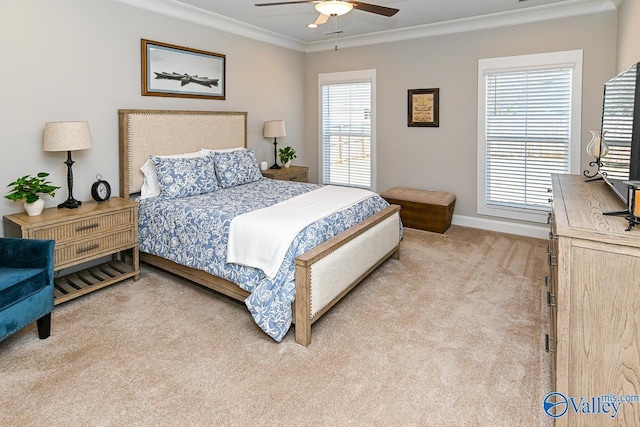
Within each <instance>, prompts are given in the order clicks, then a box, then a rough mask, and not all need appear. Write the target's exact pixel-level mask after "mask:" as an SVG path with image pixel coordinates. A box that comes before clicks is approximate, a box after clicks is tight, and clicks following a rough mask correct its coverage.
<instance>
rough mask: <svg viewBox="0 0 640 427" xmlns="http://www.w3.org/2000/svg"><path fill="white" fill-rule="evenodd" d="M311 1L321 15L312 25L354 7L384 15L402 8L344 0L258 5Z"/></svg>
mask: <svg viewBox="0 0 640 427" xmlns="http://www.w3.org/2000/svg"><path fill="white" fill-rule="evenodd" d="M300 3H311V4H315V5H316V6H315V8H316V10H317V11H318V13H319V15H318V17H317V18H316V20H315V21H314V22H313V24H310V26H318V25H321V24H324V23H326V22H327V21H328V20H329V17H331V16H340V15H344V14H345V13H348V12H351V10H352V9H357V10H361V11H363V12H370V13H375V14H377V15H382V16H393V15H395V14H396V13H398V12H399V11H400V10H399V9H395V8H392V7H386V6H378V5H376V4H369V3H362V2H359V1H350V0H349V1H342V0H310V1H281V2H275V3H258V4H256V6H282V5H287V4H300Z"/></svg>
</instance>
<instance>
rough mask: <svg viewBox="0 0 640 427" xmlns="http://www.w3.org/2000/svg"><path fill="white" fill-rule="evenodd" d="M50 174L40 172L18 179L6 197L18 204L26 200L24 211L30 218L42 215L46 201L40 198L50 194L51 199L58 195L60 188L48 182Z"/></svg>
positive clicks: (12, 184) (11, 184)
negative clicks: (57, 191) (47, 178)
mask: <svg viewBox="0 0 640 427" xmlns="http://www.w3.org/2000/svg"><path fill="white" fill-rule="evenodd" d="M48 176H49V174H48V173H46V172H40V173H38V175H36V176H31V175H25V176H23V177H21V178H18V179H16V180H15V181H13V182H12V183H10V184H9V185H7V187H11V186H13V188H12V189H11V192H10V193H9V194H7V195H6V196H4V197H5V198H7V199H9V200H13V201H14V202H18V201H20V200H24V210H25V211H26V212H27V215H29V216H36V215H40V214H41V213H42V210H43V209H44V200H42V199H41V198H40V196H42V195H44V194H48V195H50V196H51V197H53V196H55V195H56V190H57V189H59V188H60V187H56V186H55V185H51V183H50V182H49V181H47V180H46V177H48Z"/></svg>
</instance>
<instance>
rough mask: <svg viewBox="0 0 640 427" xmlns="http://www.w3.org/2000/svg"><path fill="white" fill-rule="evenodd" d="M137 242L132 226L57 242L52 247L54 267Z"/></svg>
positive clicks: (94, 256)
mask: <svg viewBox="0 0 640 427" xmlns="http://www.w3.org/2000/svg"><path fill="white" fill-rule="evenodd" d="M137 243H138V236H137V235H136V233H135V228H134V227H129V228H126V229H121V230H119V231H117V232H114V233H108V234H103V235H101V236H95V237H93V238H88V239H82V240H78V241H74V242H69V243H67V244H58V242H56V246H55V249H54V269H55V270H59V269H60V268H64V267H68V266H69V265H72V264H76V263H78V261H80V260H82V259H84V258H87V259H92V258H97V257H99V256H100V255H101V254H110V253H112V252H113V251H114V250H115V249H122V248H123V247H126V246H133V245H136V244H137Z"/></svg>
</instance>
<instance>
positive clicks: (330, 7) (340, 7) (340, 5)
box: [316, 0, 353, 16]
mask: <svg viewBox="0 0 640 427" xmlns="http://www.w3.org/2000/svg"><path fill="white" fill-rule="evenodd" d="M351 9H353V5H352V4H351V3H348V2H346V1H340V0H327V1H323V2H320V3H318V4H317V5H316V10H317V11H318V12H320V13H321V14H323V15H327V16H340V15H344V14H345V13H348V12H350V11H351Z"/></svg>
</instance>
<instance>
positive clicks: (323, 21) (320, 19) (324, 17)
mask: <svg viewBox="0 0 640 427" xmlns="http://www.w3.org/2000/svg"><path fill="white" fill-rule="evenodd" d="M328 20H329V16H327V15H323V14H322V13H319V14H318V17H317V18H316V20H315V21H313V23H314V24H316V25H322V24H326V23H327V21H328Z"/></svg>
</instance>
